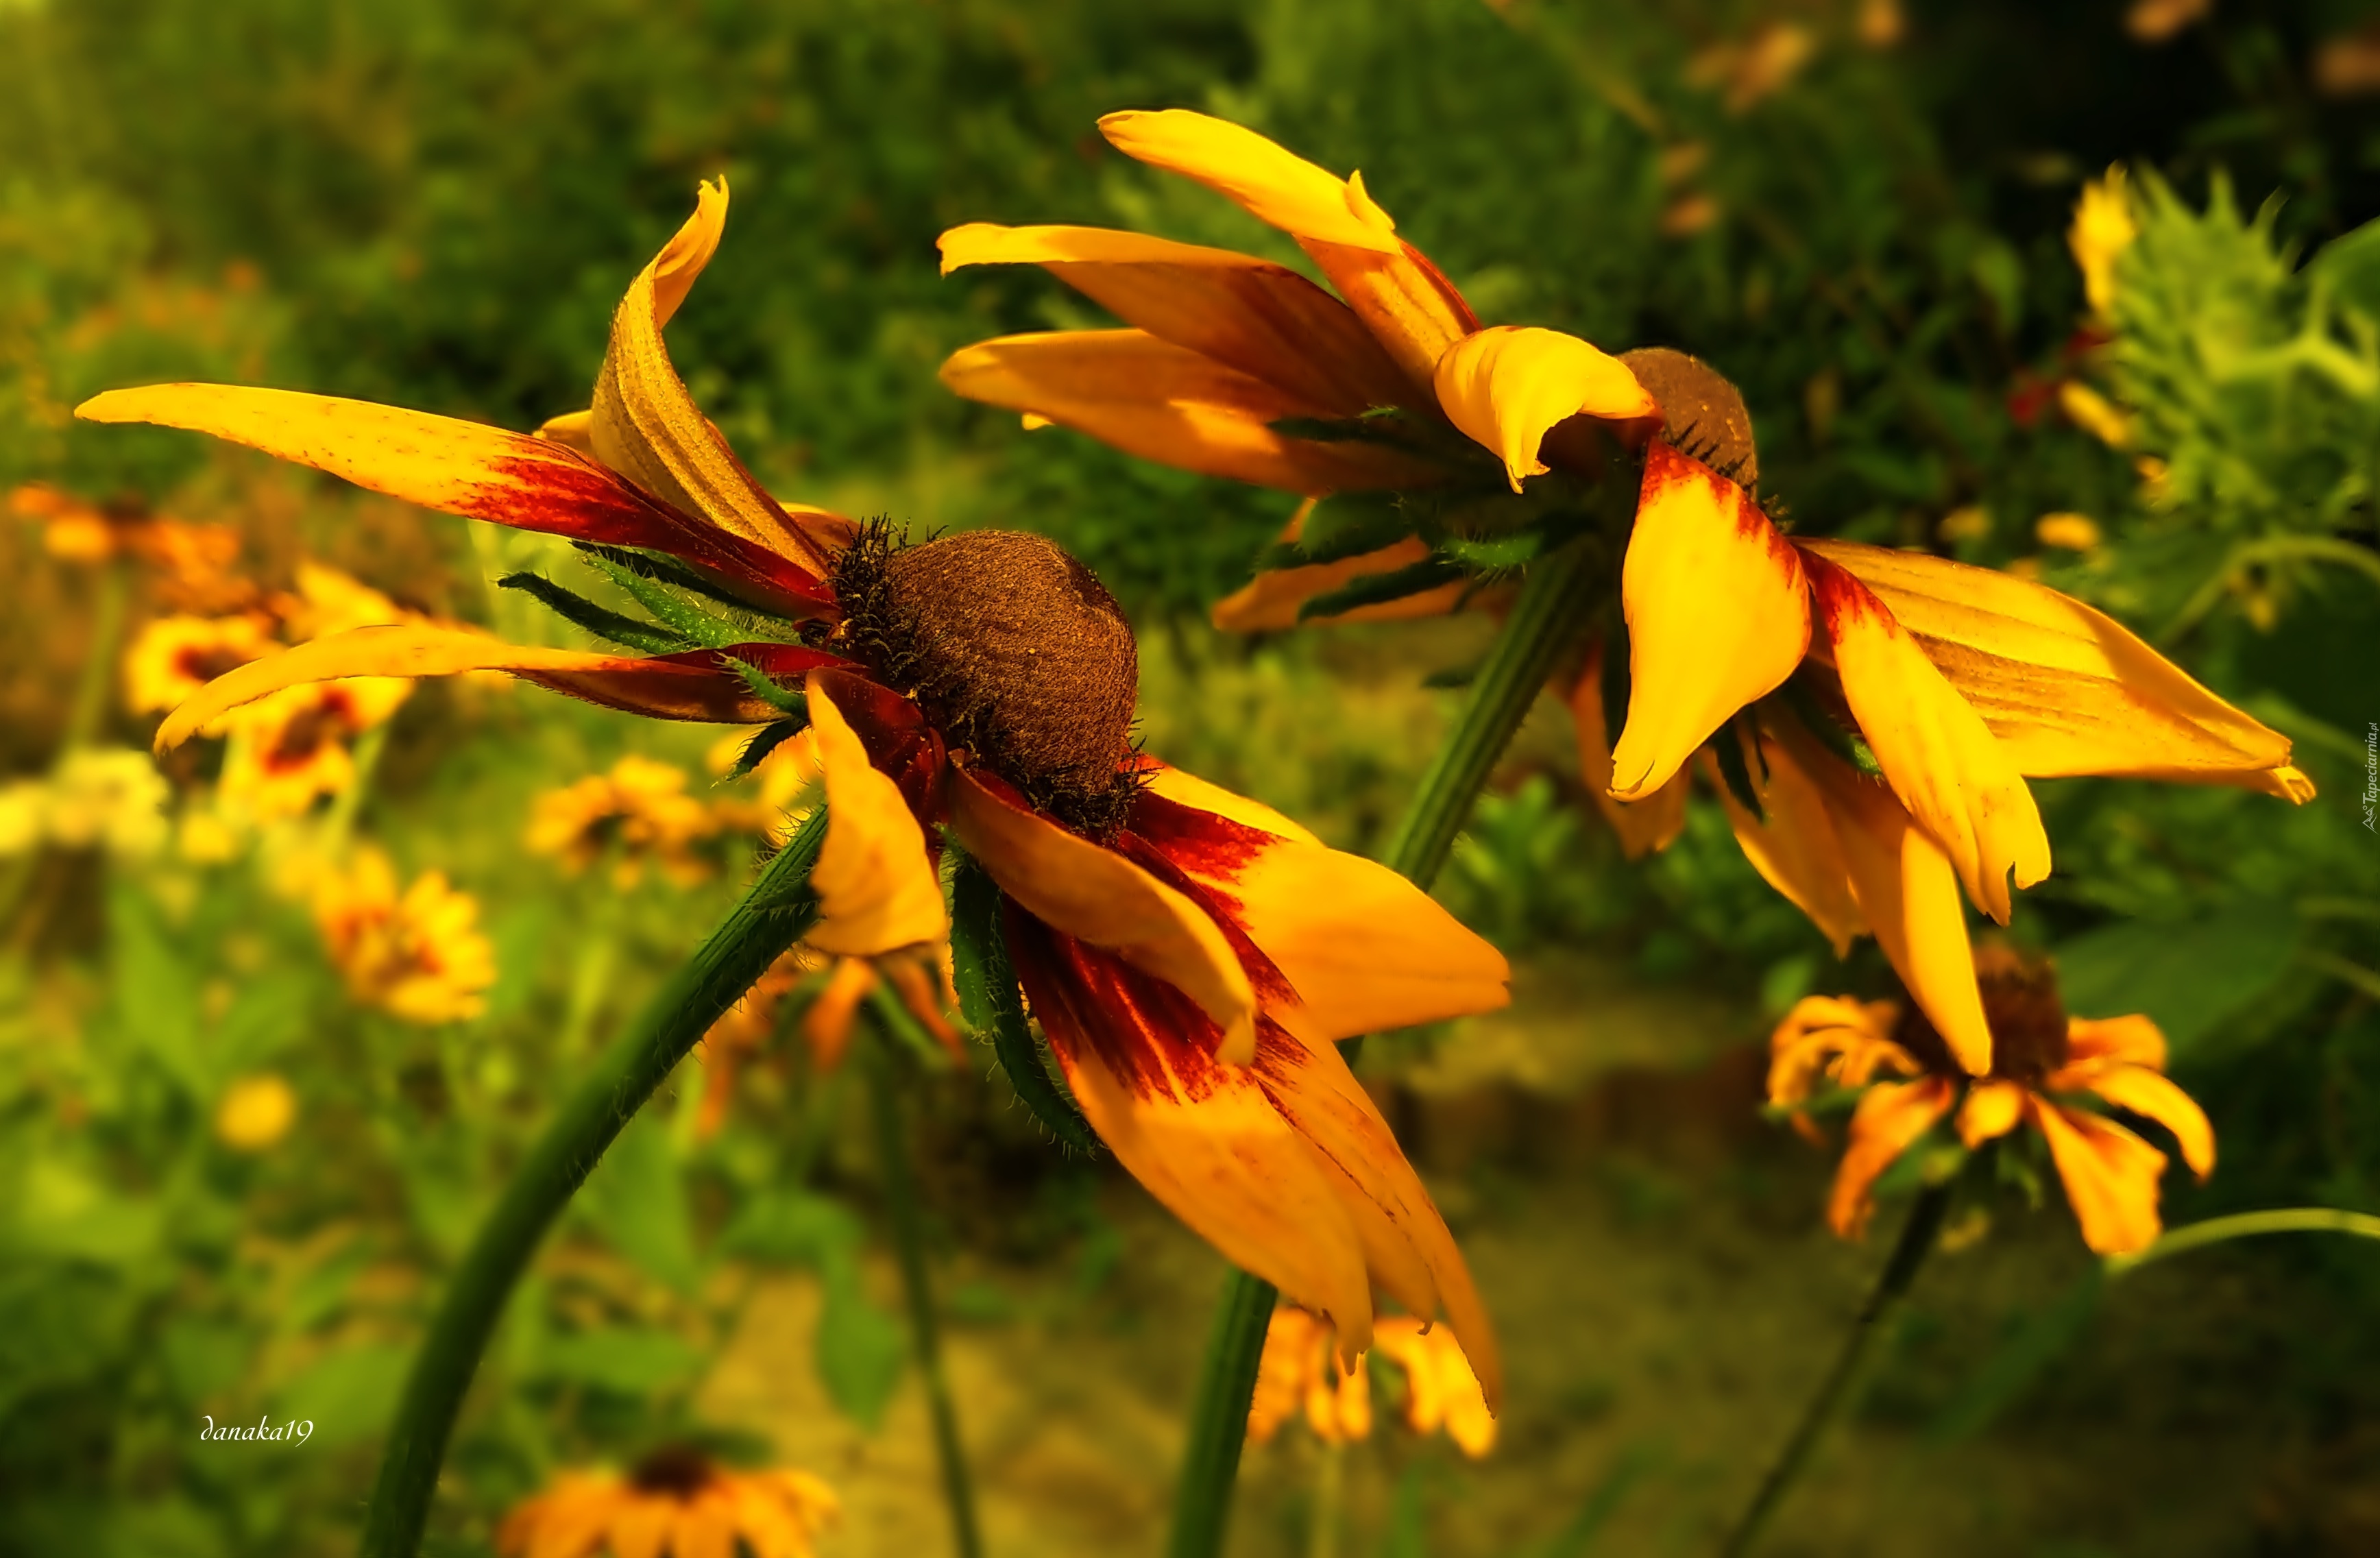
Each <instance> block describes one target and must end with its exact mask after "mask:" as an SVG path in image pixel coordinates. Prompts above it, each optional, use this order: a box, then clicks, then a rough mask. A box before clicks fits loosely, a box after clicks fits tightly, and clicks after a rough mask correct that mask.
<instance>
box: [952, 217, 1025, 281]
mask: <svg viewBox="0 0 2380 1558" xmlns="http://www.w3.org/2000/svg"><path fill="white" fill-rule="evenodd" d="M1007 232H1008V229H1007V228H1006V227H1003V226H1002V225H1000V224H999V223H997V222H965V223H961V224H960V225H958V226H955V227H952V228H949V229H947V230H946V231H944V232H943V234H942V236H941V237H938V238H936V239H935V240H934V248H935V250H937V251H938V252H939V253H940V254H941V257H942V274H944V275H949V274H951V273H952V272H953V271H955V270H958V269H960V268H962V267H964V266H967V265H990V264H995V263H997V262H998V261H999V256H998V255H997V254H996V253H994V252H993V250H994V248H995V246H996V243H997V240H998V239H999V238H1000V237H1002V235H1004V234H1006V233H1007Z"/></svg>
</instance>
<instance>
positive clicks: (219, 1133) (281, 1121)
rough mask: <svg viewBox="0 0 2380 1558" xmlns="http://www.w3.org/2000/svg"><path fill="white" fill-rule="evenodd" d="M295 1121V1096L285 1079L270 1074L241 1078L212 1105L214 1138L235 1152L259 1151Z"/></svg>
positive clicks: (285, 1132)
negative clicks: (213, 1106) (213, 1109)
mask: <svg viewBox="0 0 2380 1558" xmlns="http://www.w3.org/2000/svg"><path fill="white" fill-rule="evenodd" d="M296 1123H297V1090H296V1089H293V1088H291V1087H290V1085H289V1082H288V1079H287V1078H285V1077H282V1076H280V1075H278V1074H277V1073H274V1072H271V1071H267V1072H262V1073H260V1074H259V1075H257V1076H254V1077H240V1078H239V1079H238V1080H237V1081H236V1082H234V1083H233V1084H232V1085H231V1086H230V1087H228V1088H225V1089H224V1095H223V1102H220V1103H218V1104H216V1105H215V1139H216V1140H218V1141H220V1142H222V1143H223V1144H224V1145H225V1146H226V1147H228V1148H230V1149H231V1150H233V1151H235V1152H262V1151H265V1150H268V1149H270V1148H272V1147H273V1146H274V1145H275V1144H277V1143H278V1142H279V1141H280V1140H281V1138H283V1137H285V1136H287V1135H288V1134H289V1127H290V1126H292V1125H295V1124H296Z"/></svg>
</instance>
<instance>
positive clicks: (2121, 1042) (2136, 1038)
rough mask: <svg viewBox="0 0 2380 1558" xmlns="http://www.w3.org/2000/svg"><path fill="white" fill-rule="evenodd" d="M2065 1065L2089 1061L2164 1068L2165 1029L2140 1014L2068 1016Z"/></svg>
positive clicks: (2085, 1063)
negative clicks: (2123, 1015)
mask: <svg viewBox="0 0 2380 1558" xmlns="http://www.w3.org/2000/svg"><path fill="white" fill-rule="evenodd" d="M2066 1058H2067V1067H2068V1069H2069V1070H2073V1069H2076V1068H2078V1067H2082V1066H2083V1065H2087V1064H2089V1063H2091V1062H2100V1063H2106V1064H2116V1065H2145V1066H2147V1067H2148V1068H2149V1069H2150V1070H2152V1071H2163V1070H2164V1069H2165V1031H2164V1030H2163V1029H2160V1028H2158V1027H2157V1025H2156V1024H2155V1023H2153V1022H2151V1021H2150V1020H2149V1019H2148V1018H2146V1017H2143V1016H2129V1017H2069V1018H2067V1019H2066Z"/></svg>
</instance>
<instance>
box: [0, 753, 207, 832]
mask: <svg viewBox="0 0 2380 1558" xmlns="http://www.w3.org/2000/svg"><path fill="white" fill-rule="evenodd" d="M171 794H172V786H170V785H167V784H166V783H165V780H164V776H163V775H161V774H160V773H158V772H157V765H156V763H155V762H154V761H152V760H151V759H150V758H149V756H148V754H147V753H145V752H136V751H132V750H129V749H126V748H122V747H79V748H77V749H74V750H72V751H69V752H67V754H66V755H65V756H64V757H62V758H60V759H59V760H58V765H57V768H56V770H55V772H54V773H51V775H50V776H49V777H48V778H47V779H29V780H21V781H19V782H18V783H17V784H14V785H9V786H7V787H6V789H5V790H0V855H13V854H21V853H23V852H24V851H26V850H29V849H32V848H35V847H38V846H41V845H42V844H44V843H48V844H55V845H57V846H61V847H63V848H67V849H90V848H93V847H98V848H103V849H105V850H106V851H107V852H108V853H110V854H112V855H117V856H124V857H129V858H140V857H142V856H148V855H153V854H155V853H156V852H157V851H158V850H159V849H160V848H162V847H163V846H164V843H165V840H166V837H167V835H168V834H169V832H170V825H169V824H168V823H167V822H166V820H165V814H164V807H165V801H166V799H167V797H169V796H170V795H171Z"/></svg>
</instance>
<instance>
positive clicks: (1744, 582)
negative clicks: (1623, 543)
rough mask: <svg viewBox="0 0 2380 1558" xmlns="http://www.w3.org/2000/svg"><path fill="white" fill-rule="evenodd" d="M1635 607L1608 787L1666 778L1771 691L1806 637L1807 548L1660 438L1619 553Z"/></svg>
mask: <svg viewBox="0 0 2380 1558" xmlns="http://www.w3.org/2000/svg"><path fill="white" fill-rule="evenodd" d="M1620 600H1621V608H1622V610H1623V611H1624V612H1625V614H1626V615H1627V619H1628V663H1629V676H1630V688H1629V694H1628V718H1627V721H1626V724H1625V725H1624V726H1623V727H1622V729H1621V733H1620V744H1619V746H1618V747H1617V748H1616V749H1614V750H1613V752H1612V754H1611V764H1612V770H1613V773H1614V774H1615V775H1616V781H1615V783H1614V784H1613V785H1612V787H1611V795H1612V796H1613V797H1614V798H1616V799H1621V800H1627V799H1633V798H1634V797H1639V796H1643V795H1648V794H1650V793H1651V792H1653V791H1654V790H1657V789H1659V788H1660V787H1661V786H1662V785H1666V784H1668V783H1669V782H1670V775H1671V774H1674V773H1677V772H1678V770H1679V768H1680V767H1682V765H1683V764H1684V762H1685V761H1686V759H1687V758H1688V757H1689V756H1691V755H1692V754H1693V752H1694V749H1695V748H1696V747H1699V746H1701V745H1702V743H1703V742H1704V741H1705V740H1706V738H1708V736H1710V734H1711V732H1713V731H1715V730H1717V729H1718V727H1719V726H1720V725H1721V724H1724V723H1725V722H1726V721H1727V719H1728V717H1729V716H1730V715H1731V714H1733V713H1734V712H1736V711H1737V710H1738V709H1741V708H1743V706H1744V705H1745V704H1747V703H1749V702H1751V701H1752V700H1754V699H1755V698H1759V697H1761V696H1763V695H1764V694H1767V693H1768V692H1771V691H1774V690H1775V689H1776V688H1777V687H1778V686H1779V684H1780V683H1782V682H1783V681H1784V680H1785V678H1786V677H1787V676H1791V675H1792V674H1793V668H1794V667H1795V666H1796V665H1798V664H1800V663H1801V661H1802V655H1803V651H1805V650H1807V649H1808V648H1809V644H1810V599H1809V590H1808V586H1807V584H1806V583H1805V582H1804V580H1803V571H1802V557H1801V554H1799V553H1798V552H1796V551H1795V550H1794V549H1793V547H1792V546H1791V544H1790V543H1789V542H1787V541H1786V540H1785V538H1784V537H1782V536H1780V535H1779V534H1778V533H1777V529H1776V527H1775V526H1773V525H1771V524H1769V522H1768V517H1767V515H1765V514H1763V513H1761V512H1760V509H1759V507H1758V505H1755V504H1754V503H1753V501H1752V499H1751V498H1750V497H1749V496H1748V495H1747V494H1746V493H1744V491H1743V488H1741V487H1739V486H1737V485H1736V484H1735V483H1734V482H1732V481H1729V480H1728V479H1727V478H1726V477H1724V476H1721V475H1719V474H1718V472H1717V471H1715V470H1713V469H1710V468H1709V467H1708V466H1706V465H1704V464H1703V463H1702V462H1701V461H1699V460H1695V459H1691V458H1689V457H1688V456H1684V455H1682V454H1680V453H1678V452H1677V451H1676V450H1675V449H1672V448H1670V446H1669V445H1668V444H1663V443H1659V442H1658V441H1657V442H1655V443H1654V444H1651V445H1650V446H1649V447H1648V448H1647V449H1646V450H1645V485H1644V490H1643V493H1642V496H1641V497H1640V498H1639V499H1638V502H1637V508H1636V527H1635V529H1634V531H1633V534H1632V535H1631V536H1630V538H1629V542H1628V556H1627V560H1626V561H1625V562H1624V563H1622V564H1621V570H1620Z"/></svg>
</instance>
